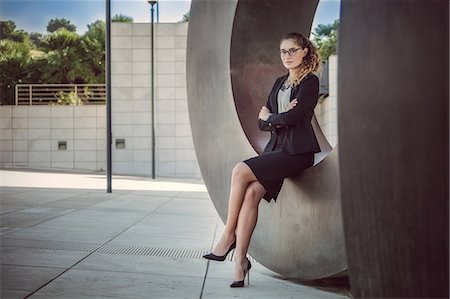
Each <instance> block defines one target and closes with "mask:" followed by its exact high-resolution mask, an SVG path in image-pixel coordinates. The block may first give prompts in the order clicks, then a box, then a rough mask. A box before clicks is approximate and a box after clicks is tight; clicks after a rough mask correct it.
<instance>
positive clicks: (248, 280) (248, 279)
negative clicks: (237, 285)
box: [247, 270, 250, 285]
mask: <svg viewBox="0 0 450 299" xmlns="http://www.w3.org/2000/svg"><path fill="white" fill-rule="evenodd" d="M247 285H250V270H248V272H247Z"/></svg>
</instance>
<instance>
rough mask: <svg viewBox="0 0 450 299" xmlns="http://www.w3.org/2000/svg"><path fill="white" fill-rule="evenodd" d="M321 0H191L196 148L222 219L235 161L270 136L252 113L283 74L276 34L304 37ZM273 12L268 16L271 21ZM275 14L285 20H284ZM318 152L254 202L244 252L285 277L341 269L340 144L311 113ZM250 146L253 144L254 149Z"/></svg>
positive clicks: (190, 78)
mask: <svg viewBox="0 0 450 299" xmlns="http://www.w3.org/2000/svg"><path fill="white" fill-rule="evenodd" d="M317 3H318V0H312V1H273V0H258V1H255V0H240V1H239V2H238V1H232V0H230V1H212V0H211V1H205V0H198V1H196V0H194V1H192V4H191V10H190V16H191V18H190V23H189V31H188V43H187V91H188V103H189V114H190V120H191V127H192V132H193V138H194V144H195V149H196V153H197V157H198V161H199V164H200V168H201V171H202V175H203V178H204V181H205V184H206V186H207V188H208V192H209V194H210V196H211V199H212V200H213V202H214V205H215V207H216V209H217V211H218V213H219V215H220V217H221V218H222V220H224V221H225V220H226V217H227V205H228V194H229V187H230V175H231V171H232V168H233V166H234V165H235V164H236V163H237V162H239V161H242V160H244V159H246V158H248V157H251V156H255V155H257V152H259V151H260V150H261V149H262V147H263V145H264V144H265V143H266V142H267V140H268V137H269V136H268V135H265V134H264V133H262V132H259V130H258V128H257V115H258V111H259V109H260V107H261V106H262V105H264V104H265V103H266V100H267V96H268V94H269V91H270V88H271V87H272V84H273V82H274V81H275V79H276V78H277V77H278V76H280V75H282V74H283V72H284V71H283V68H282V67H281V62H280V59H279V52H278V46H279V39H280V37H281V36H282V34H284V33H286V32H288V31H299V32H302V33H304V34H305V35H306V36H308V35H309V34H308V33H309V31H310V29H311V24H312V19H313V17H314V13H315V10H316V7H317ZM274 19H275V20H280V21H279V22H269V21H268V20H274ZM281 20H282V21H281ZM313 124H314V127H315V131H316V135H317V137H318V139H319V143H320V144H321V148H322V150H323V154H324V155H322V156H321V157H319V156H318V157H317V161H316V162H319V161H320V160H321V159H323V160H322V161H321V162H320V163H318V164H317V165H315V166H314V167H312V168H310V169H308V170H306V171H305V172H304V173H303V174H302V175H301V176H300V177H297V178H292V179H287V180H285V183H284V185H283V188H282V190H281V193H280V195H279V199H278V200H277V202H276V203H274V202H271V203H270V204H267V203H266V202H263V203H261V205H260V209H259V218H258V225H257V227H256V229H255V232H254V235H253V238H252V241H251V244H250V248H249V253H250V255H251V256H252V257H254V258H256V259H257V260H258V261H259V262H260V263H262V264H263V265H265V266H266V267H268V268H270V269H272V270H273V271H275V272H278V273H280V274H282V275H284V276H286V277H295V278H301V279H317V278H322V277H328V276H332V275H336V274H338V273H341V272H343V271H344V270H346V268H347V262H346V257H345V251H344V237H343V227H342V215H341V203H340V200H339V176H338V161H337V158H338V156H337V149H336V148H335V149H334V150H332V151H331V152H330V153H329V154H328V155H327V156H326V157H324V156H325V155H326V154H327V153H328V152H329V151H330V150H331V148H330V146H329V144H328V142H327V141H326V139H325V137H324V136H323V134H322V132H321V131H320V128H319V126H318V125H317V122H316V121H315V119H314V120H313ZM255 150H256V151H255Z"/></svg>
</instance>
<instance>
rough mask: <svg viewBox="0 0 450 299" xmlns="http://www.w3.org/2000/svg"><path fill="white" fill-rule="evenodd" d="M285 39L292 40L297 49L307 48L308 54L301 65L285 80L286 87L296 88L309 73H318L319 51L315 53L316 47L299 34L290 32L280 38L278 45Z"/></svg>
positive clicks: (319, 66)
mask: <svg viewBox="0 0 450 299" xmlns="http://www.w3.org/2000/svg"><path fill="white" fill-rule="evenodd" d="M287 39H292V40H294V41H295V42H296V43H297V45H298V46H299V47H301V48H302V49H304V48H305V47H306V48H308V53H307V54H306V56H305V57H303V61H302V63H301V64H300V65H299V66H298V67H297V69H296V70H295V71H294V72H293V75H292V76H291V75H289V77H288V78H287V80H286V83H285V84H286V85H291V86H297V85H299V84H300V82H301V81H302V80H303V78H305V77H306V76H307V75H308V74H309V73H316V74H319V73H320V69H321V66H322V64H321V61H320V55H319V51H317V48H316V46H314V44H313V43H312V42H311V41H310V40H309V39H308V38H306V37H304V36H303V35H302V34H301V33H298V32H290V33H287V34H285V35H283V36H282V37H281V40H280V44H281V43H282V42H283V41H284V40H287Z"/></svg>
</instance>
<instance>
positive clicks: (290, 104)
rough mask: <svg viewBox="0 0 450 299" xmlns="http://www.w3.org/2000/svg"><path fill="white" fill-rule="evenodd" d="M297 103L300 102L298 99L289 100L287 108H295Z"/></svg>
mask: <svg viewBox="0 0 450 299" xmlns="http://www.w3.org/2000/svg"><path fill="white" fill-rule="evenodd" d="M297 104H298V101H297V99H293V100H292V101H290V102H289V105H288V110H287V111H289V110H291V109H293V108H294V107H295V106H296V105H297Z"/></svg>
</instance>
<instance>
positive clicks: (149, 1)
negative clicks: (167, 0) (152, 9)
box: [147, 0, 158, 6]
mask: <svg viewBox="0 0 450 299" xmlns="http://www.w3.org/2000/svg"><path fill="white" fill-rule="evenodd" d="M147 2H148V3H149V4H150V5H151V6H153V5H155V4H156V3H158V1H155V0H153V1H151V0H147Z"/></svg>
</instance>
